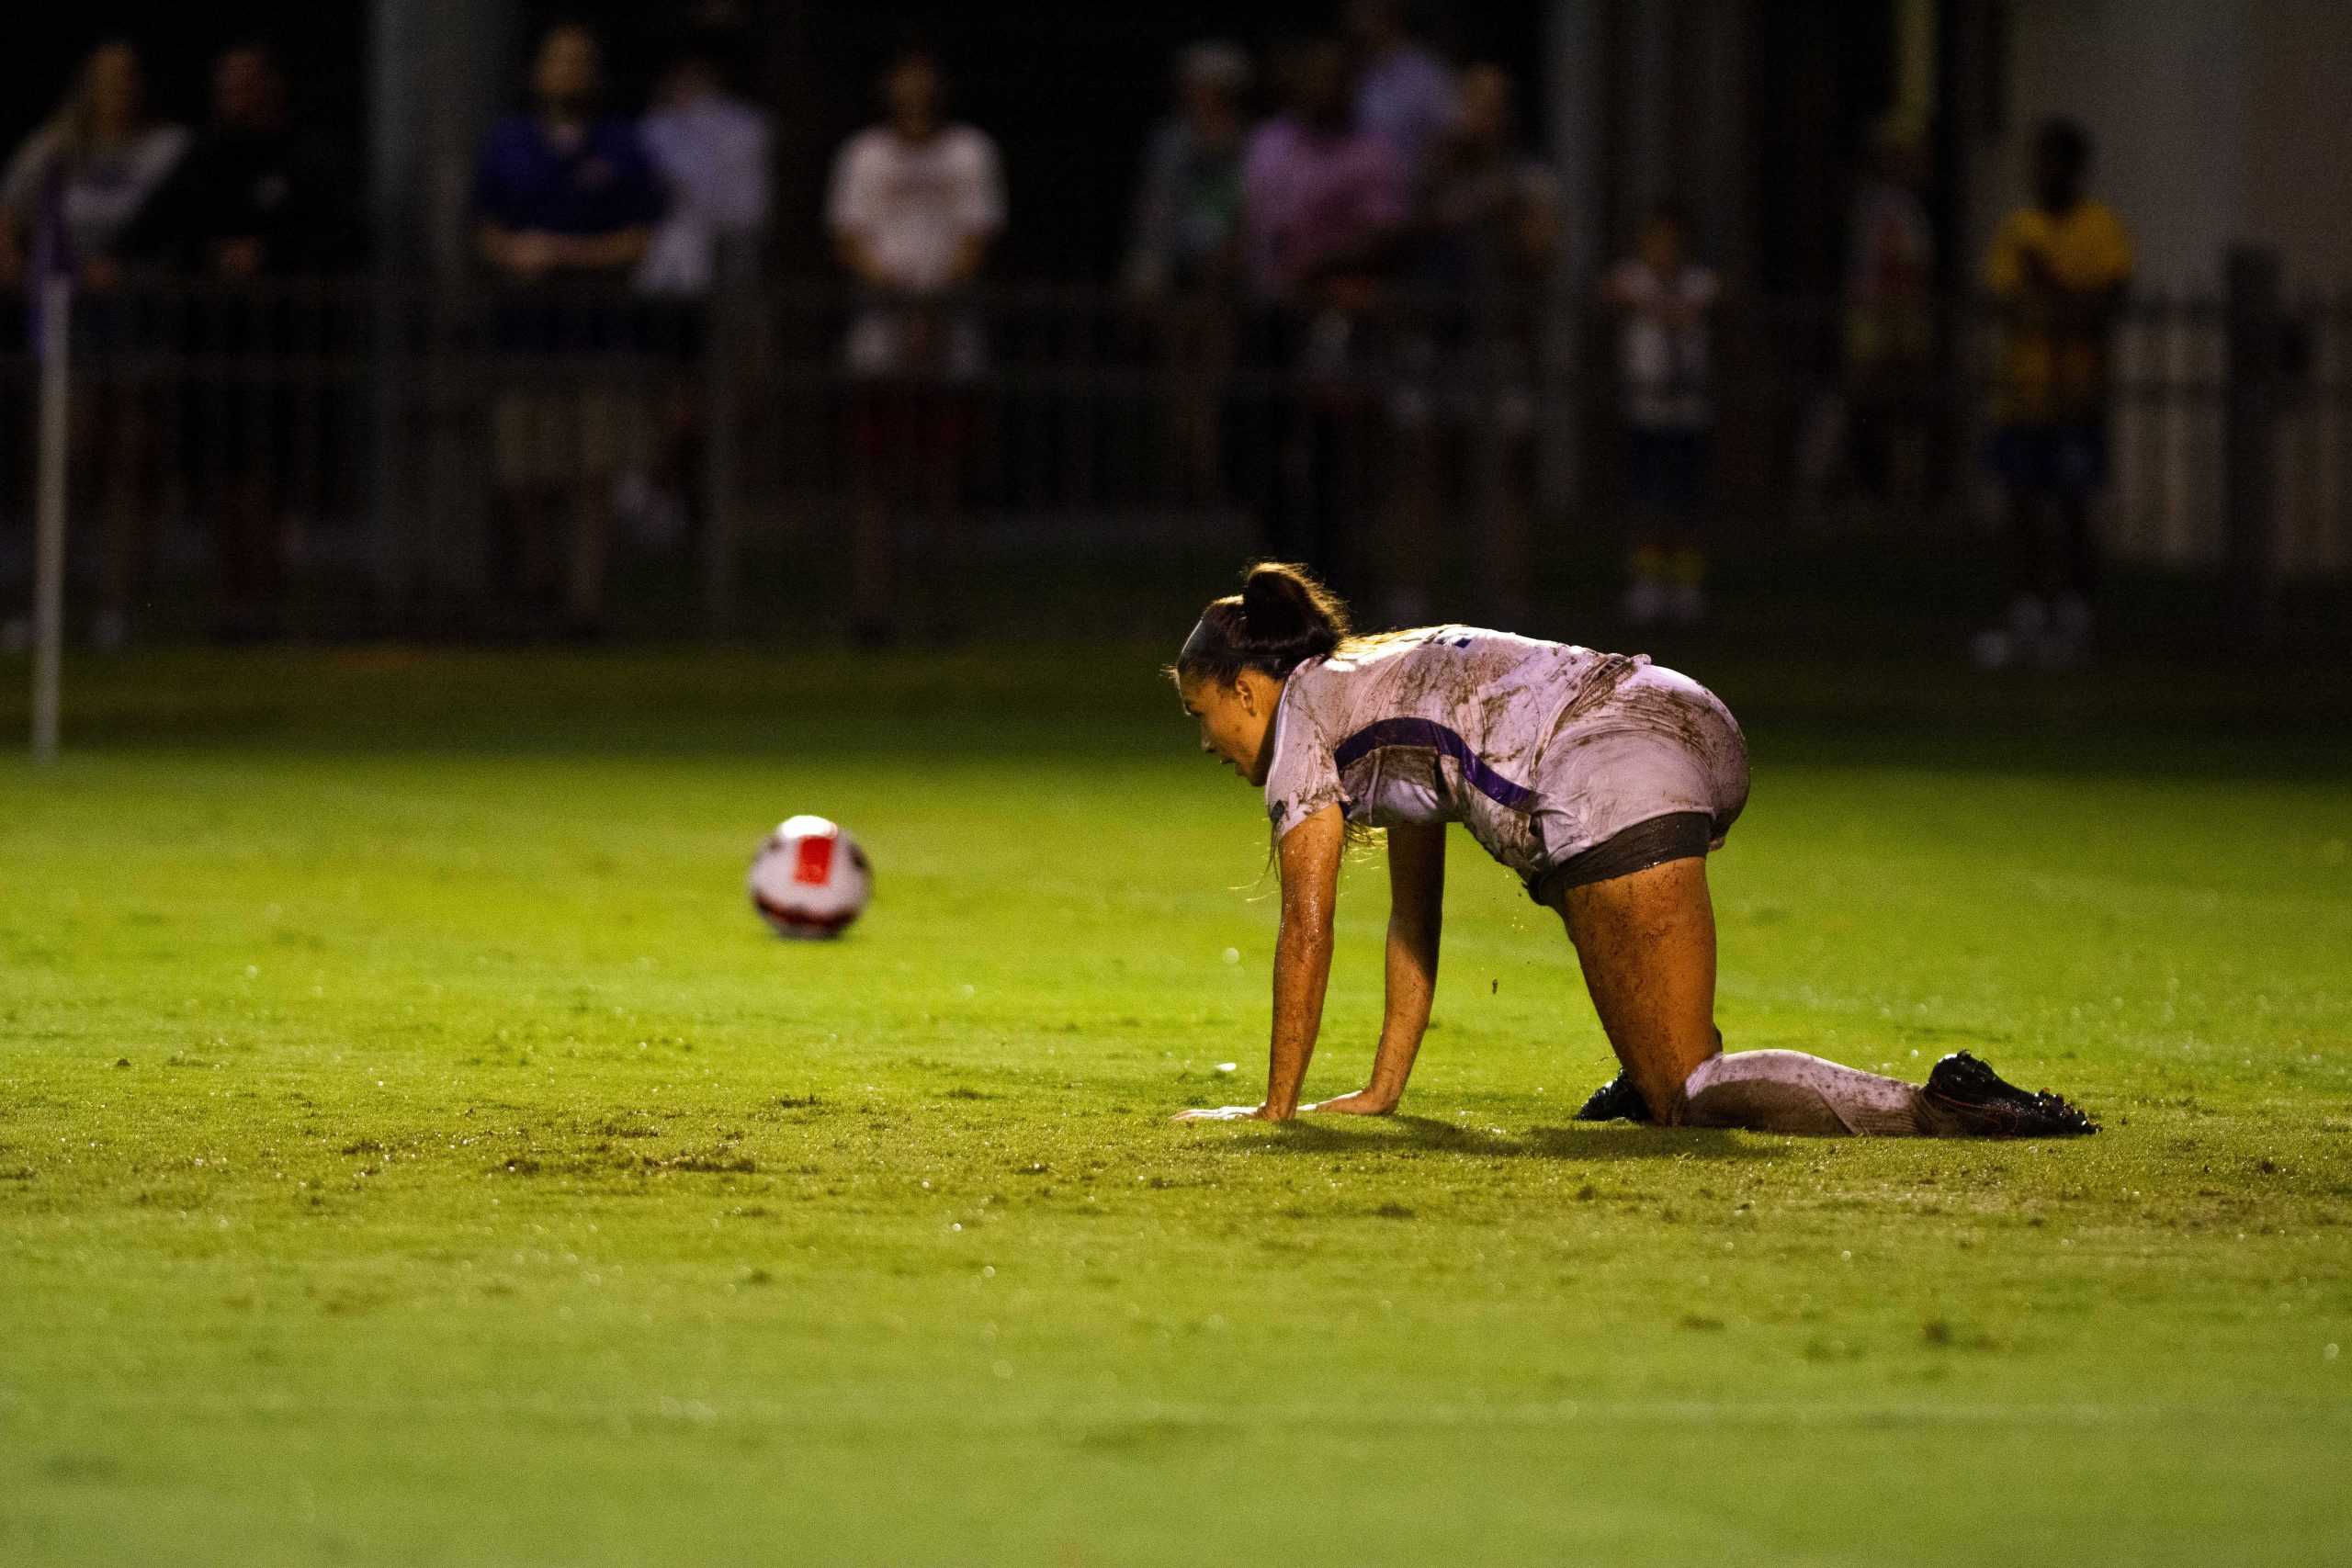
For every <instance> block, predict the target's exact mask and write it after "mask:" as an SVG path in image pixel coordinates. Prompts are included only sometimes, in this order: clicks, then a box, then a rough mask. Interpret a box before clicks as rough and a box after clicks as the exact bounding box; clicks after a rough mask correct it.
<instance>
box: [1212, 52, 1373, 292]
mask: <svg viewBox="0 0 2352 1568" xmlns="http://www.w3.org/2000/svg"><path fill="white" fill-rule="evenodd" d="M1353 100H1354V84H1353V82H1352V80H1351V72H1350V69H1349V65H1348V57H1347V52H1346V51H1345V50H1343V49H1342V48H1341V47H1340V45H1339V44H1338V43H1336V42H1330V41H1325V42H1319V43H1316V44H1312V45H1310V46H1309V47H1308V48H1307V50H1306V53H1305V54H1303V55H1302V56H1301V57H1300V59H1299V62H1298V67H1297V74H1296V78H1295V107H1294V108H1293V110H1292V111H1291V112H1290V113H1288V114H1285V115H1282V116H1280V117H1278V118H1274V119H1272V120H1270V121H1268V122H1267V123H1266V124H1265V125H1264V126H1262V127H1261V128H1260V129H1259V130H1258V132H1257V134H1256V135H1254V136H1252V137H1251V138H1250V151H1249V154H1248V156H1247V157H1246V158H1245V160H1244V161H1243V164H1242V169H1241V208H1242V226H1243V232H1244V235H1245V240H1244V248H1245V251H1246V254H1247V257H1248V263H1249V268H1250V285H1251V287H1252V288H1254V289H1255V291H1256V292H1257V293H1258V295H1259V296H1260V297H1261V299H1269V300H1282V301H1290V302H1303V301H1305V300H1306V299H1310V298H1311V297H1313V296H1314V295H1315V294H1316V293H1317V291H1318V290H1325V291H1328V290H1329V289H1331V288H1335V287H1336V288H1339V290H1340V293H1341V294H1343V295H1349V294H1351V293H1353V292H1360V290H1351V289H1350V288H1349V287H1348V285H1349V283H1350V282H1351V280H1352V281H1353V282H1356V283H1359V284H1361V283H1362V282H1363V281H1365V280H1368V279H1369V278H1370V277H1371V276H1374V274H1376V273H1377V272H1378V271H1379V270H1380V268H1381V266H1382V265H1383V264H1384V263H1385V260H1386V253H1387V251H1388V250H1389V248H1390V246H1391V244H1392V243H1393V242H1394V241H1395V240H1396V238H1397V231H1398V230H1399V229H1400V228H1401V227H1402V226H1403V224H1404V221H1405V218H1406V204H1407V201H1408V196H1409V191H1408V181H1407V179H1406V175H1405V165H1404V162H1403V160H1402V159H1400V158H1399V157H1398V156H1397V152H1396V149H1395V148H1393V147H1392V146H1390V145H1389V144H1388V143H1387V142H1386V141H1383V140H1382V139H1380V138H1379V137H1377V136H1373V135H1369V134H1367V133H1365V132H1363V131H1361V130H1357V129H1356V125H1355V117H1354V112H1353ZM1341 302H1360V301H1357V300H1352V299H1349V300H1343V301H1341Z"/></svg>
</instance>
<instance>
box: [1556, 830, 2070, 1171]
mask: <svg viewBox="0 0 2352 1568" xmlns="http://www.w3.org/2000/svg"><path fill="white" fill-rule="evenodd" d="M1559 908H1560V913H1561V916H1562V918H1563V919H1565V920H1566V923H1567V928H1568V937H1569V940H1570V941H1572V942H1575V944H1576V949H1577V959H1578V961H1579V962H1580V963H1581V964H1582V965H1583V968H1584V976H1585V987H1586V989H1587V990H1588V991H1589V993H1590V995H1591V997H1592V1004H1593V1009H1594V1010H1595V1011H1597V1012H1598V1013H1599V1014H1600V1026H1601V1028H1602V1029H1603V1030H1604V1031H1605V1032H1607V1033H1608V1036H1609V1043H1610V1046H1611V1049H1613V1050H1614V1051H1615V1052H1616V1053H1617V1059H1618V1061H1620V1062H1621V1063H1623V1066H1624V1069H1625V1075H1626V1077H1629V1078H1630V1079H1631V1080H1632V1081H1633V1084H1634V1088H1635V1089H1637V1090H1638V1091H1639V1092H1640V1095H1641V1098H1642V1101H1643V1103H1644V1105H1645V1107H1646V1108H1647V1109H1648V1111H1649V1116H1650V1120H1652V1121H1655V1122H1664V1123H1668V1124H1677V1123H1679V1124H1681V1125H1685V1126H1694V1127H1746V1128H1749V1129H1751V1130H1754V1131H1757V1132H1763V1133H1794V1134H1815V1135H1835V1134H1863V1135H1871V1136H1879V1137H1967V1136H1979V1137H1985V1136H1996V1137H1997V1136H2053V1135H2065V1134H2079V1133H2092V1132H2097V1131H2098V1126H2097V1124H2096V1123H2094V1122H2092V1121H2091V1120H2090V1118H2088V1117H2087V1116H2085V1115H2084V1114H2083V1113H2082V1112H2080V1111H2076V1110H2075V1109H2074V1107H2072V1106H2070V1105H2068V1104H2067V1103H2066V1102H2065V1101H2064V1100H2061V1099H2059V1098H2058V1097H2057V1096H2055V1095H2052V1094H2030V1093H2028V1092H2026V1091H2025V1090H2023V1089H2018V1088H2017V1087H2016V1086H2015V1085H2013V1084H2009V1083H2007V1082H2004V1081H2003V1080H2002V1079H2001V1078H2000V1077H1998V1076H1996V1074H1995V1073H1994V1072H1993V1070H1992V1069H1991V1068H1990V1067H1987V1066H1985V1064H1984V1063H1982V1062H1980V1061H1978V1060H1976V1058H1974V1057H1973V1056H1971V1055H1967V1054H1966V1053H1965V1052H1962V1053H1958V1054H1956V1055H1951V1056H1947V1057H1945V1058H1944V1059H1943V1060H1942V1061H1940V1062H1939V1063H1937V1064H1936V1070H1935V1071H1934V1073H1933V1074H1931V1075H1930V1076H1929V1077H1928V1082H1927V1085H1926V1087H1924V1088H1921V1087H1918V1086H1915V1085H1912V1084H1907V1083H1905V1082H1903V1081H1902V1080H1901V1079H1899V1078H1890V1077H1880V1076H1879V1075H1878V1074H1876V1073H1866V1072H1863V1071H1861V1070H1860V1069H1859V1068H1855V1067H1848V1066H1840V1065H1839V1064H1838V1063H1836V1062H1832V1061H1827V1060H1826V1059H1824V1058H1822V1057H1819V1056H1813V1055H1806V1054H1805V1053H1804V1052H1802V1051H1739V1052H1733V1053H1729V1054H1726V1053H1725V1052H1724V1049H1723V1036H1722V1035H1721V1034H1719V1033H1718V1032H1716V1030H1715V1026H1714V995H1715V920H1714V908H1713V903H1712V902H1711V900H1710V899H1709V897H1708V894H1707V863H1706V861H1705V859H1704V858H1703V857H1702V856H1700V855H1695V854H1693V855H1686V856H1684V857H1683V858H1681V859H1679V860H1670V861H1668V862H1665V863H1662V864H1658V865H1653V866H1650V867H1649V868H1647V869H1646V870H1643V871H1636V872H1633V873H1630V874H1626V875H1623V876H1616V877H1611V878H1609V879H1607V880H1605V881H1600V882H1592V883H1586V884H1584V885H1582V886H1573V887H1570V888H1568V889H1567V890H1566V893H1564V894H1563V895H1562V896H1561V898H1560V903H1559ZM1606 1092H1607V1091H1604V1093H1606Z"/></svg>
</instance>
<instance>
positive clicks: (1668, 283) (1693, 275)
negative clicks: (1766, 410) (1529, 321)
mask: <svg viewBox="0 0 2352 1568" xmlns="http://www.w3.org/2000/svg"><path fill="white" fill-rule="evenodd" d="M1689 233H1690V230H1689V225H1688V224H1687V223H1686V222H1685V221H1684V220H1683V217H1682V214H1681V213H1680V212H1679V210H1678V209H1675V208H1673V207H1670V206H1660V207H1658V208H1657V209H1656V210H1654V211H1653V212H1652V213H1651V214H1650V218H1649V221H1648V222H1647V223H1646V224H1645V225H1644V227H1643V230H1642V240H1641V247H1640V254H1637V255H1635V256H1634V257H1632V258H1631V259H1629V260H1626V261H1623V262H1620V263H1619V264H1618V265H1616V267H1615V268H1614V269H1612V270H1611V272H1610V274H1609V276H1608V278H1607V279H1606V281H1605V282H1604V284H1603V285H1602V291H1601V297H1602V299H1603V300H1604V302H1605V303H1607V304H1608V305H1609V306H1610V307H1611V308H1612V309H1614V310H1616V311H1617V313H1618V316H1619V321H1620V324H1619V327H1618V337H1617V361H1618V373H1619V377H1620V379H1621V383H1622V387H1623V395H1624V408H1623V417H1624V423H1625V447H1624V454H1625V468H1624V477H1625V493H1626V496H1627V499H1628V500H1629V501H1630V502H1632V510H1633V530H1632V534H1633V537H1632V545H1633V553H1632V558H1631V561H1630V573H1629V578H1630V580H1629V581H1628V582H1627V584H1626V588H1625V601H1624V612H1625V618H1626V619H1627V620H1628V621H1630V622H1632V623H1633V624H1634V626H1648V625H1651V624H1652V623H1654V622H1656V621H1657V620H1659V619H1661V618H1670V619H1672V620H1674V621H1676V622H1679V623H1680V624H1682V625H1685V626H1688V625H1691V624H1692V623H1694V622H1696V621H1698V620H1700V619H1702V617H1703V616H1704V615H1705V614H1706V606H1707V601H1706V593H1705V589H1704V586H1703V585H1704V582H1705V579H1706V570H1707V558H1706V555H1705V552H1704V548H1703V545H1702V527H1701V524H1702V513H1703V509H1704V507H1705V504H1706V495H1707V470H1708V459H1709V453H1708V445H1709V441H1708V437H1709V434H1710V433H1711V431H1712V430H1713V425H1714V417H1715V416H1714V403H1713V398H1712V396H1711V395H1710V392H1709V367H1708V346H1709V342H1708V340H1709V337H1710V335H1711V334H1710V330H1709V322H1708V317H1709V315H1710V313H1711V312H1712V311H1713V309H1714V307H1715V302H1716V300H1717V299H1719V298H1720V297H1721V295H1722V292H1723V284H1722V281H1721V279H1719V278H1718V277H1717V276H1715V274H1714V272H1713V270H1712V269H1711V268H1708V267H1706V266H1703V265H1700V264H1699V263H1697V262H1695V261H1692V260H1691V259H1690V255H1689Z"/></svg>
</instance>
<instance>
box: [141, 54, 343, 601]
mask: <svg viewBox="0 0 2352 1568" xmlns="http://www.w3.org/2000/svg"><path fill="white" fill-rule="evenodd" d="M349 188H350V187H349V186H348V184H347V182H346V180H345V178H344V177H343V175H342V172H341V171H340V170H338V169H337V168H336V167H335V165H334V161H333V160H332V159H331V158H330V157H329V156H328V155H327V154H326V152H325V150H324V149H323V148H322V147H321V146H320V145H319V144H318V143H317V142H316V141H314V140H312V139H311V138H309V137H307V136H305V135H303V134H301V132H300V131H299V130H297V129H296V128H294V127H293V126H291V125H289V124H288V118H287V113H286V82H285V78H284V76H283V75H282V74H281V73H279V71H278V68H277V61H276V59H275V58H274V57H273V56H272V55H271V53H270V52H269V51H268V50H267V49H266V48H265V47H263V46H262V45H260V44H257V43H246V44H240V45H238V46H236V47H234V48H232V49H230V50H228V51H224V52H223V53H222V54H221V55H220V59H219V60H218V61H216V62H214V64H213V71H212V121H211V124H210V125H209V126H208V127H207V128H206V129H205V130H204V132H203V134H202V135H200V136H198V138H197V141H196V142H195V145H194V146H193V147H192V148H191V149H190V150H189V152H188V154H187V157H186V158H185V159H183V160H182V161H181V163H180V164H179V167H178V168H177V169H176V170H175V171H174V172H173V174H172V176H171V178H170V179H169V180H168V181H166V182H165V183H164V187H163V188H162V189H161V190H159V191H158V192H157V193H156V195H155V199H154V200H153V201H152V202H151V203H149V204H148V207H147V209H146V211H145V212H143V213H142V214H141V216H140V218H139V220H137V222H135V223H134V224H132V226H131V228H130V231H128V233H127V234H126V237H125V241H124V244H125V248H126V249H127V250H129V251H131V252H134V253H136V254H141V255H142V256H153V257H156V258H159V259H162V260H164V261H165V262H166V263H168V264H169V265H172V266H173V267H174V268H175V270H177V271H178V272H179V273H180V274H181V275H182V276H187V277H190V278H195V279H200V280H203V281H204V282H206V283H207V284H209V285H210V286H211V288H209V289H208V290H207V292H206V293H204V294H203V295H202V296H201V297H200V298H198V299H196V300H195V301H193V309H191V310H188V311H187V312H185V313H184V315H183V316H182V318H181V319H182V321H184V323H185V326H184V329H183V330H184V331H185V333H187V336H186V338H185V341H184V346H185V347H186V348H187V350H189V351H190V352H192V353H194V354H196V355H201V356H205V357H207V358H215V359H220V360H229V361H233V362H235V364H236V373H235V374H233V375H231V376H226V377H224V376H222V375H220V373H219V372H218V371H215V372H214V373H213V374H212V375H210V376H208V377H206V378H204V379H203V380H202V381H201V382H200V383H195V384H191V385H189V386H187V387H186V388H184V389H182V397H181V404H182V409H183V412H182V415H181V420H180V432H181V436H182V440H181V467H182V472H183V473H184V474H185V475H187V476H188V477H189V478H190V479H192V481H193V484H194V489H195V494H196V498H197V501H198V505H199V506H200V507H201V508H202V509H203V511H204V513H205V517H206V520H207V522H208V523H209V525H210V527H211V532H212V538H213V551H214V556H215V566H216V570H218V572H219V574H220V603H219V605H218V608H217V612H216V619H215V623H214V630H215V633H216V635H217V636H219V637H220V638H221V639H222V640H224V641H232V642H240V641H246V640H250V639H253V638H256V637H267V636H269V635H272V634H273V633H274V632H275V631H276V630H277V625H278V620H279V616H280V615H281V614H282V605H281V603H280V600H281V597H282V593H283V590H284V580H285V570H284V560H283V548H284V546H283V539H282V531H281V526H280V522H279V515H278V513H279V507H278V501H279V497H280V495H281V494H282V488H283V484H284V480H285V477H286V472H287V469H288V468H289V467H290V466H291V457H292V447H293V443H294V426H295V423H296V415H295V401H296V397H297V394H296V391H295V389H293V388H291V387H289V386H288V385H287V383H286V380H285V366H284V364H283V360H282V356H283V355H286V354H287V353H288V352H289V351H290V350H291V348H292V347H293V340H294V338H295V336H296V335H297V334H298V333H300V334H302V335H305V336H307V337H309V338H310V340H311V341H313V342H316V341H319V339H320V337H321V336H322V332H321V327H322V323H321V322H320V321H318V320H317V319H315V318H316V316H317V314H318V312H319V310H320V309H321V307H320V304H319V303H318V301H316V300H311V301H307V302H303V303H301V304H298V303H297V302H296V301H293V300H290V299H285V298H283V297H272V296H271V295H269V294H267V293H266V292H263V293H256V292H255V286H256V285H260V284H262V283H264V282H265V281H266V280H271V279H282V278H287V277H297V276H318V275H321V274H323V273H326V272H329V271H332V270H334V269H336V268H339V267H341V266H343V265H346V264H348V263H349V262H350V261H351V260H352V259H353V255H354V253H355V249H356V241H357V227H356V219H355V215H354V214H353V213H352V211H351V210H350V209H349V207H348V206H347V205H346V202H345V192H346V191H347V190H348V189H349ZM301 309H307V310H309V311H310V312H311V315H312V317H313V319H312V320H311V321H309V322H307V323H302V324H297V323H296V322H295V321H292V319H291V318H292V315H293V313H294V312H295V311H296V310H301Z"/></svg>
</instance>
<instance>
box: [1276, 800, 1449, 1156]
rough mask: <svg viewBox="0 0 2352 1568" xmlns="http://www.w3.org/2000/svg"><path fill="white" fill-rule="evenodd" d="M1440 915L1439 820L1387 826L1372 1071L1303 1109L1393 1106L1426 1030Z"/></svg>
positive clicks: (1373, 1112)
mask: <svg viewBox="0 0 2352 1568" xmlns="http://www.w3.org/2000/svg"><path fill="white" fill-rule="evenodd" d="M1444 919H1445V828H1444V825H1443V824H1442V823H1419V822H1404V823H1399V824H1397V826H1396V827H1394V828H1391V829H1388V943H1387V955H1386V984H1387V994H1386V1005H1385V1011H1384V1014H1383V1017H1382V1019H1381V1022H1380V1045H1379V1049H1378V1050H1377V1051H1375V1052H1374V1055H1373V1060H1372V1077H1371V1079H1370V1081H1368V1082H1367V1083H1366V1084H1365V1085H1364V1087H1363V1088H1362V1089H1358V1090H1356V1091H1355V1092H1354V1093H1353V1094H1343V1095H1340V1097H1339V1098H1338V1099H1336V1100H1324V1101H1322V1102H1321V1103H1320V1104H1317V1105H1309V1106H1307V1107H1306V1108H1305V1109H1306V1110H1308V1111H1336V1112H1340V1113H1342V1114H1347V1115H1355V1116H1385V1115H1386V1114H1387V1113H1388V1112H1390V1111H1394V1110H1396V1109H1397V1101H1398V1100H1401V1099H1403V1098H1404V1095H1405V1082H1406V1080H1407V1079H1408V1078H1410V1077H1412V1076H1413V1058H1414V1057H1415V1056H1417V1055H1419V1054H1420V1049H1421V1036H1422V1035H1423V1034H1425V1033H1427V1032H1428V1031H1429V1026H1430V1001H1431V998H1433V997H1434V996H1435V995H1436V992H1437V953H1438V942H1439V938H1440V936H1441V935H1442V931H1443V928H1444Z"/></svg>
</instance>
